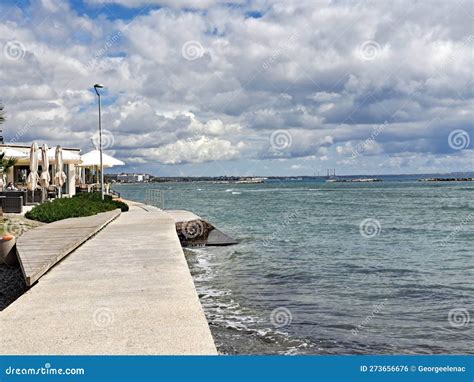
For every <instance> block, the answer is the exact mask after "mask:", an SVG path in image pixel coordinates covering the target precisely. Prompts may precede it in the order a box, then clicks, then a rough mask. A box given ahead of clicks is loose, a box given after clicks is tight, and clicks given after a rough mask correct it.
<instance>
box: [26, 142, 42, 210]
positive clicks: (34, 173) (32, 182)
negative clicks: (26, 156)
mask: <svg viewBox="0 0 474 382" xmlns="http://www.w3.org/2000/svg"><path fill="white" fill-rule="evenodd" d="M37 152H38V145H37V144H36V142H33V143H32V144H31V148H30V173H29V174H28V178H27V180H26V184H27V186H28V189H29V190H31V191H32V194H33V201H34V200H35V189H36V187H37V186H38V178H39V177H38V154H37Z"/></svg>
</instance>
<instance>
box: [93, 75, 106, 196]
mask: <svg viewBox="0 0 474 382" xmlns="http://www.w3.org/2000/svg"><path fill="white" fill-rule="evenodd" d="M103 87H104V86H103V85H100V84H95V85H94V90H95V93H96V94H97V97H99V153H100V194H101V196H102V200H104V165H103V163H102V118H101V115H100V93H99V91H98V90H97V89H102V88H103Z"/></svg>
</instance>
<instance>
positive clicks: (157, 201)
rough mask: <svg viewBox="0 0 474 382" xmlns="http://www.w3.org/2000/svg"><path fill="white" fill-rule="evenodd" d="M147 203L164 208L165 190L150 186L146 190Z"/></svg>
mask: <svg viewBox="0 0 474 382" xmlns="http://www.w3.org/2000/svg"><path fill="white" fill-rule="evenodd" d="M144 201H145V204H148V205H150V206H154V207H158V208H160V209H163V208H164V206H165V202H164V198H163V191H161V190H158V189H155V188H149V189H146V190H145V200H144Z"/></svg>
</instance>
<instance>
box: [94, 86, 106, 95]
mask: <svg viewBox="0 0 474 382" xmlns="http://www.w3.org/2000/svg"><path fill="white" fill-rule="evenodd" d="M103 87H104V85H101V84H95V85H94V90H95V92H96V94H97V95H99V91H98V90H97V89H102V88H103Z"/></svg>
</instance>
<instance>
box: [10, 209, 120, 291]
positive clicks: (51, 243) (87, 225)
mask: <svg viewBox="0 0 474 382" xmlns="http://www.w3.org/2000/svg"><path fill="white" fill-rule="evenodd" d="M119 215H120V210H119V209H117V210H114V211H110V212H103V213H100V214H97V215H94V216H86V217H80V218H71V219H64V220H60V221H57V222H54V223H50V224H46V225H43V226H41V227H38V228H35V229H32V230H30V231H27V232H25V233H24V234H23V235H22V236H20V238H19V239H18V241H17V244H16V248H17V256H18V260H19V262H20V265H21V269H22V271H23V275H24V276H25V281H26V285H28V286H31V285H33V284H34V283H35V282H36V281H37V280H38V279H39V278H40V277H41V276H43V275H44V274H45V273H46V272H47V271H48V270H49V269H50V268H51V267H53V266H54V265H55V264H56V263H57V262H58V261H60V260H61V259H62V258H64V257H65V256H67V255H68V254H69V253H71V252H72V251H73V250H74V249H76V248H77V247H79V246H80V245H81V244H82V243H84V242H85V241H87V240H88V239H89V238H90V237H91V236H93V235H95V234H96V233H97V232H99V231H100V230H101V229H102V228H103V227H105V226H106V225H107V224H108V223H110V222H111V221H112V220H114V219H115V218H116V217H117V216H119Z"/></svg>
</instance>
